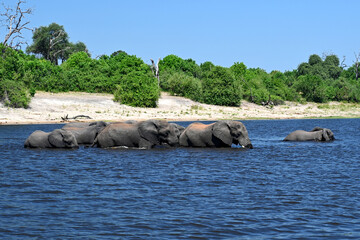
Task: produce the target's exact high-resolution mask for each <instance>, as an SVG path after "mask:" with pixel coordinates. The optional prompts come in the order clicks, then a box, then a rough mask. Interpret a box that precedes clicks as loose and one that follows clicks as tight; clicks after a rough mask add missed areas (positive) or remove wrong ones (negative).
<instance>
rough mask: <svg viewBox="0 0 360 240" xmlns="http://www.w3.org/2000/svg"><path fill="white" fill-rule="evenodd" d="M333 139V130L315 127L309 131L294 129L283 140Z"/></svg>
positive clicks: (325, 140)
mask: <svg viewBox="0 0 360 240" xmlns="http://www.w3.org/2000/svg"><path fill="white" fill-rule="evenodd" d="M333 140H335V137H334V134H333V132H332V131H331V130H330V129H328V128H321V127H315V128H314V129H313V130H311V131H310V132H307V131H304V130H296V131H294V132H292V133H290V134H289V135H287V136H286V137H285V139H284V141H322V142H328V141H333Z"/></svg>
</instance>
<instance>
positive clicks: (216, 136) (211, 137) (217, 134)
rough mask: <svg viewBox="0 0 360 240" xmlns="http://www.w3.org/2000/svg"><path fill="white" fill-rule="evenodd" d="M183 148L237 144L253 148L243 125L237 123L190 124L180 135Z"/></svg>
mask: <svg viewBox="0 0 360 240" xmlns="http://www.w3.org/2000/svg"><path fill="white" fill-rule="evenodd" d="M179 143H180V146H183V147H231V145H232V144H239V145H241V146H242V147H245V148H253V145H252V144H251V141H250V139H249V136H248V132H247V129H246V127H245V126H244V124H243V123H241V122H238V121H218V122H216V123H212V124H209V125H206V124H203V123H198V122H196V123H192V124H190V125H189V126H188V127H187V128H185V130H184V132H183V133H182V134H181V135H180V139H179Z"/></svg>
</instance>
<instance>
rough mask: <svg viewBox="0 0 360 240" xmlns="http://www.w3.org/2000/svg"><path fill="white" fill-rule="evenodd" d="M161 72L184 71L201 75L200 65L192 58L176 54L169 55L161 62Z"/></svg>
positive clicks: (193, 74) (197, 75)
mask: <svg viewBox="0 0 360 240" xmlns="http://www.w3.org/2000/svg"><path fill="white" fill-rule="evenodd" d="M159 68H160V74H161V73H162V72H163V71H165V70H167V71H170V72H184V73H186V74H188V75H191V76H193V77H199V76H200V67H199V66H198V65H197V64H196V63H195V61H194V60H192V59H186V60H184V59H182V58H180V57H178V56H176V55H168V56H166V57H164V58H163V59H162V60H161V61H160V62H159Z"/></svg>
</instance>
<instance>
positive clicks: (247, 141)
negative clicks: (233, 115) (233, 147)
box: [237, 137, 253, 149]
mask: <svg viewBox="0 0 360 240" xmlns="http://www.w3.org/2000/svg"><path fill="white" fill-rule="evenodd" d="M237 144H239V145H241V146H242V147H244V148H250V149H253V145H252V143H251V141H250V138H248V137H240V138H238V139H237Z"/></svg>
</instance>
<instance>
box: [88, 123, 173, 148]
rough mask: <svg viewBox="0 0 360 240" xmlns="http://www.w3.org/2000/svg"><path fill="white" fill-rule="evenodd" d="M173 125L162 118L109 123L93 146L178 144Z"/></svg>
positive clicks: (149, 146) (139, 146)
mask: <svg viewBox="0 0 360 240" xmlns="http://www.w3.org/2000/svg"><path fill="white" fill-rule="evenodd" d="M178 142H179V140H178V137H177V136H176V132H175V127H174V126H173V125H171V124H169V123H168V122H167V121H163V120H147V121H140V122H135V123H125V122H119V123H113V124H109V125H108V126H107V127H106V128H105V129H104V130H103V131H102V132H101V133H99V135H98V136H97V137H96V139H95V141H94V144H93V146H98V147H102V148H108V147H117V146H125V147H134V148H146V149H149V148H152V147H154V146H156V145H169V146H176V145H178Z"/></svg>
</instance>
